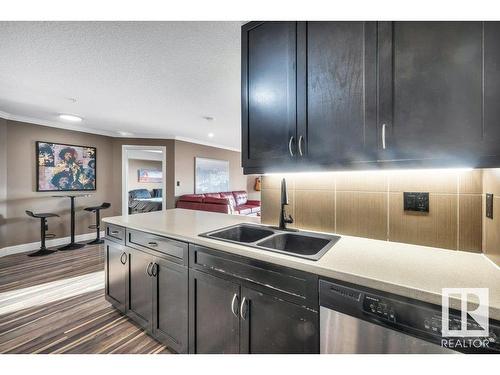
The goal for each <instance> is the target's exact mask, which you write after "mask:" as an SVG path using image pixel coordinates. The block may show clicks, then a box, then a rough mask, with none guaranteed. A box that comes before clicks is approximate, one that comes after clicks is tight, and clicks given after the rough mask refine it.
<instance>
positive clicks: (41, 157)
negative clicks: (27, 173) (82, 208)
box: [35, 141, 97, 192]
mask: <svg viewBox="0 0 500 375" xmlns="http://www.w3.org/2000/svg"><path fill="white" fill-rule="evenodd" d="M35 174H36V182H35V183H36V191H37V192H55V191H95V190H97V148H96V147H93V146H82V145H74V144H68V143H56V142H47V141H36V147H35Z"/></svg>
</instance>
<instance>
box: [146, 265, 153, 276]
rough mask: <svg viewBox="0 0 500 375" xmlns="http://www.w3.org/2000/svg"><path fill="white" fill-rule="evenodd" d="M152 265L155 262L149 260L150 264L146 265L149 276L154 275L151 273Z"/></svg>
mask: <svg viewBox="0 0 500 375" xmlns="http://www.w3.org/2000/svg"><path fill="white" fill-rule="evenodd" d="M152 266H153V263H152V262H149V264H148V266H147V267H146V273H147V274H148V276H149V277H151V276H153V274H152V273H151V270H150V268H151V267H152Z"/></svg>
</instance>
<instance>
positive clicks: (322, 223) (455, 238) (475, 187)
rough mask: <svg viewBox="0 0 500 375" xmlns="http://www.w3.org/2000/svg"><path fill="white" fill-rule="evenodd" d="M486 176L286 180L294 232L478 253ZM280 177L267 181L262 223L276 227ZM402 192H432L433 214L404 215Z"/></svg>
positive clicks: (350, 175)
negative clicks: (300, 231) (331, 233)
mask: <svg viewBox="0 0 500 375" xmlns="http://www.w3.org/2000/svg"><path fill="white" fill-rule="evenodd" d="M482 174H483V172H482V171H481V170H473V171H454V170H448V171H446V170H438V171H407V172H403V171H373V172H337V173H323V174H306V175H300V174H297V175H288V176H285V177H287V183H288V188H289V199H290V206H289V208H288V210H289V212H290V213H291V214H292V216H293V217H294V218H295V223H294V226H296V227H299V228H302V229H310V230H318V231H326V232H336V233H340V234H346V235H354V236H361V237H368V238H375V239H380V240H389V241H396V242H406V243H413V244H419V245H426V246H435V247H442V248H446V249H455V250H456V249H458V250H465V251H473V252H480V251H481V241H482V194H483V192H482ZM281 177H283V176H274V175H273V176H264V177H263V191H262V221H263V223H266V224H276V223H277V220H278V213H279V196H280V190H279V182H280V180H281ZM404 191H422V192H429V193H430V195H429V200H430V212H429V213H415V212H405V211H404V210H403V192H404Z"/></svg>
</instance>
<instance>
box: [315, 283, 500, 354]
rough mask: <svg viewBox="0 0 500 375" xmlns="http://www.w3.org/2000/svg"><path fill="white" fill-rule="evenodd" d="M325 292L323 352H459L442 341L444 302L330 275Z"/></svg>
mask: <svg viewBox="0 0 500 375" xmlns="http://www.w3.org/2000/svg"><path fill="white" fill-rule="evenodd" d="M319 295H320V352H321V353H366V354H385V353H387V354H389V353H393V354H403V353H408V354H410V353H420V354H422V353H457V352H456V351H453V350H451V349H449V348H444V347H442V346H441V345H440V344H441V339H442V336H441V308H440V307H439V306H435V305H431V304H426V303H424V302H420V301H416V300H411V299H408V298H404V297H398V296H394V295H392V294H391V295H388V294H386V293H383V292H376V291H373V290H368V289H367V288H361V287H359V288H358V287H348V286H346V285H343V284H342V283H336V282H329V281H324V280H320V282H319ZM490 327H491V324H490ZM494 329H498V330H500V328H498V327H496V328H495V327H492V328H490V331H492V330H494ZM492 332H493V331H492ZM495 332H496V333H497V331H495ZM492 344H493V345H492V347H497V345H496V344H498V343H495V342H493V343H492ZM496 350H499V349H498V348H497V349H496ZM496 350H493V352H497V351H496ZM471 351H472V352H491V350H489V349H484V348H481V349H474V350H471Z"/></svg>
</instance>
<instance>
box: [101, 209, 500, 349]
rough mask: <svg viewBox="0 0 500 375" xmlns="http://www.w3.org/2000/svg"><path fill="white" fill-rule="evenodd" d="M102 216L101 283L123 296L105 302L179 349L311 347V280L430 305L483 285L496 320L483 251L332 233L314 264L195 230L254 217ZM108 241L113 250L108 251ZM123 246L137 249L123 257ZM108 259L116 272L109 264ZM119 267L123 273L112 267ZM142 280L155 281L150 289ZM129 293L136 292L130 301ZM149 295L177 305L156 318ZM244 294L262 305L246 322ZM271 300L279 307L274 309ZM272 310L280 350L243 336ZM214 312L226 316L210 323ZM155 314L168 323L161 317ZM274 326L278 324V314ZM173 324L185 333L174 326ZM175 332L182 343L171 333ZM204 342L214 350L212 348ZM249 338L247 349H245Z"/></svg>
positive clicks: (495, 273) (499, 315)
mask: <svg viewBox="0 0 500 375" xmlns="http://www.w3.org/2000/svg"><path fill="white" fill-rule="evenodd" d="M103 221H104V222H105V223H106V224H107V229H106V231H107V232H106V233H107V238H108V241H107V245H106V246H107V257H108V259H107V285H111V287H112V288H115V289H116V285H118V284H119V285H121V283H122V281H123V280H124V279H127V280H128V281H127V282H126V283H125V282H124V281H123V285H124V287H123V288H121V286H120V287H119V288H118V294H119V295H120V296H122V299H123V300H122V301H117V300H115V301H112V302H114V305H115V306H116V307H117V308H120V309H122V310H123V311H124V312H125V311H127V309H128V310H129V313H130V314H131V315H132V316H133V318H134V317H135V318H136V321H139V322H142V324H143V326H144V327H145V328H147V329H148V327H151V328H150V329H151V330H152V332H153V334H154V335H155V337H158V335H162V334H163V337H165V340H166V341H165V342H167V344H169V345H170V346H171V347H172V348H173V349H174V350H176V351H179V352H187V351H189V352H192V353H198V352H261V351H265V350H268V349H269V350H271V351H273V348H274V349H275V351H276V352H280V349H283V350H286V351H287V352H317V351H318V345H317V341H318V337H317V335H314V334H312V333H311V332H312V331H317V329H318V318H317V312H318V301H317V296H318V286H317V282H318V279H319V278H325V279H329V280H338V281H341V282H345V283H349V284H353V285H358V286H363V287H367V288H371V289H375V290H379V291H383V292H386V293H392V294H394V295H398V296H403V297H407V298H412V299H415V300H418V301H422V302H425V303H431V304H435V305H440V304H441V298H442V296H441V293H442V288H489V312H490V318H491V319H495V320H500V268H499V267H498V266H496V265H495V264H493V263H492V262H491V261H490V260H489V259H488V258H486V257H485V256H483V255H482V254H474V253H467V252H461V251H453V250H445V249H439V248H431V247H425V246H417V245H410V244H403V243H396V242H388V241H380V240H371V239H365V238H358V237H351V236H344V235H341V238H340V240H339V241H338V242H337V243H336V244H335V245H334V246H333V247H332V248H331V249H329V250H328V251H327V252H326V253H325V254H324V255H323V256H322V257H321V258H320V259H319V260H317V261H313V260H307V259H303V258H298V257H294V256H291V255H285V254H280V253H276V252H272V251H266V250H262V249H256V248H252V247H248V246H243V245H239V244H233V243H228V242H223V241H220V240H215V239H211V238H207V237H201V236H199V234H202V233H206V232H210V231H214V230H217V229H220V228H224V227H228V226H231V225H235V224H239V223H258V219H256V218H252V217H244V216H234V215H226V214H219V213H211V212H204V211H194V210H184V209H173V210H167V211H164V212H152V213H145V214H138V215H131V216H117V217H109V218H106V219H104V220H103ZM109 246H111V247H112V248H113V247H114V249H115V251H114V252H113V251H110V249H109ZM129 247H130V248H132V249H135V250H138V251H139V250H140V252H139V253H133V252H132V253H130V252H128V253H127V248H129ZM127 254H128V255H127ZM118 262H119V263H118ZM110 264H111V265H113V267H114V268H115V269H113V270H111V268H110ZM120 264H122V265H123V266H124V270H123V271H120V270H118V272H115V271H116V266H117V265H118V266H119V265H120ZM162 266H163V267H167V269H168V270H170V271H171V272H170V273H167V272H164V273H163V274H162V275H164V276H165V275H166V276H167V279H166V280H163V279H162V278H160V277H158V275H159V274H160V273H161V272H159V269H161V268H162ZM126 270H128V272H129V275H134V271H137V270H139V271H140V272H142V274H144V275H146V276H145V277H146V278H142V279H141V277H142V276H129V277H128V278H127V277H126V275H125V274H126V272H127V271H126ZM188 275H189V276H188ZM134 277H135V278H134ZM149 278H152V279H155V278H156V279H158V281H156V282H152V283H151V285H149V283H150V281H148V280H149ZM188 279H189V282H188ZM130 280H134V281H135V280H139V282H138V283H131V282H130ZM236 280H238V281H236ZM117 283H118V284H117ZM161 283H164V284H165V288H166V291H167V292H166V293H163V292H160V288H161ZM125 284H126V285H125ZM172 285H176V287H175V288H172ZM250 287H254V289H252V288H250ZM108 291H109V290H107V292H108ZM134 293H136V294H137V296H138V297H137V298H136V300H134V298H133V297H134ZM148 293H150V294H151V295H153V296H154V297H155V298H153V301H152V302H151V303H150V305H151V306H149V307H147V308H143V307H144V306H142V305H143V304H144V303H145V301H146V302H148V301H149V297H145V295H147V294H148ZM108 294H109V293H108ZM158 296H160V297H161V298H163V299H167V300H168V299H170V300H171V301H176V303H174V304H171V305H169V306H166V307H165V309H167V310H168V309H171V310H170V311H165V314H164V315H163V316H161V314H159V313H158V311H159V306H161V305H160V303H161V301H160V297H158ZM163 296H164V297H163ZM188 296H189V297H188ZM250 296H251V297H252V298H250ZM131 298H132V302H131V301H130V299H131ZM227 298H228V299H229V300H230V302H231V303H230V308H228V309H224V310H222V309H220V307H219V305H218V304H217V302H218V301H219V300H220V301H223V300H225V299H227ZM259 298H260V300H259ZM127 299H128V300H129V301H128V302H127ZM108 300H110V298H108ZM249 300H252V307H251V308H258V307H261V310H258V311H256V312H254V313H253V319H254V323H255V324H253V325H252V327H250V325H249V324H245V322H246V321H247V317H248V315H247V314H248V313H249V311H250V309H251V308H250V306H249V303H248V301H249ZM178 301H181V303H179V302H178ZM273 301H282V304H281V305H273V303H272V302H273ZM472 302H474V301H472ZM148 303H149V302H148ZM127 305H128V307H127ZM172 305H173V306H174V307H172ZM259 305H260V306H259ZM273 306H274V307H273ZM451 306H452V307H454V308H457V309H458V308H459V307H460V305H459V301H458V300H454V299H452V300H451ZM196 307H198V308H200V309H201V308H202V307H203V309H202V310H197V309H196ZM226 310H227V311H226ZM271 311H272V312H273V313H276V314H278V315H279V314H281V315H280V316H281V319H282V320H283V317H288V318H289V319H290V320H289V321H286V322H283V323H282V325H283V327H291V328H287V329H286V330H287V332H285V333H284V337H285V338H286V339H287V340H286V341H288V342H289V344H288V346H286V345H285V346H283V347H280V345H281V344H282V342H281V341H280V339H279V337H278V338H276V337H275V336H276V335H275V334H274V335H272V334H271V335H270V336H267V337H265V340H264V339H262V340H261V338H260V336H258V337H257V336H255V335H257V332H252V329H257V330H259V331H261V332H264V331H266V330H269V329H270V326H269V323H262V325H261V326H259V324H258V322H259V320H258V319H259V315H260V314H262V315H263V316H264V315H267V316H269V314H270V312H271ZM153 312H154V314H153ZM173 313H175V314H177V315H178V316H185V319H186V320H185V321H183V322H181V324H178V322H176V323H175V324H174V323H173V322H168V319H169V317H171V316H172V314H173ZM155 314H156V315H158V316H157V317H156V318H155V317H154V316H153V315H155ZM207 314H208V316H207ZM224 314H228V315H227V316H226V315H224ZM149 315H152V316H153V317H151V318H150V317H149ZM219 316H222V317H225V318H226V319H221V323H218V320H217V319H216V317H219ZM162 318H163V319H164V320H167V321H166V322H162ZM228 319H229V320H228ZM231 319H233V320H231ZM188 320H189V324H188ZM224 321H225V322H227V321H231V326H230V327H227V326H220V325H219V324H223V322H224ZM209 322H212V324H209ZM262 322H264V320H262ZM294 322H295V323H297V324H295V325H294ZM162 323H165V325H168V326H173V327H174V332H162V330H161V329H160V328H158V327H161V324H162ZM273 325H274V326H275V327H277V328H280V325H279V320H277V321H276V322H274V323H273ZM181 326H185V327H187V326H189V327H190V329H187V328H186V330H185V331H184V330H180V328H179V327H181ZM236 332H237V333H238V335H236V334H235V333H236ZM297 332H298V333H297ZM215 333H219V334H220V335H221V337H220V338H219V340H213V341H212V342H208V341H207V342H204V341H203V340H204V337H208V336H210V335H214V334H215ZM187 335H189V338H187ZM252 335H254V336H255V337H254V336H252ZM291 335H298V337H301V338H303V341H301V342H299V343H297V344H296V345H294V344H293V343H290V341H292V340H291V339H290V337H291ZM181 336H182V337H184V339H183V340H180V339H177V338H176V337H181ZM236 336H238V337H236ZM278 336H279V335H278ZM271 337H274V338H275V341H273V340H271V339H270V338H271ZM250 339H251V340H250ZM259 340H261V341H259ZM266 340H267V341H266ZM269 340H271V342H269ZM180 341H183V342H180ZM264 341H266V343H264ZM188 342H189V345H188ZM213 342H218V343H219V344H218V345H223V347H221V346H218V345H215V346H213ZM248 342H251V343H252V345H255V346H254V348H253V349H254V350H252V348H251V347H249V344H248ZM220 343H222V344H220ZM259 345H261V346H259Z"/></svg>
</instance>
